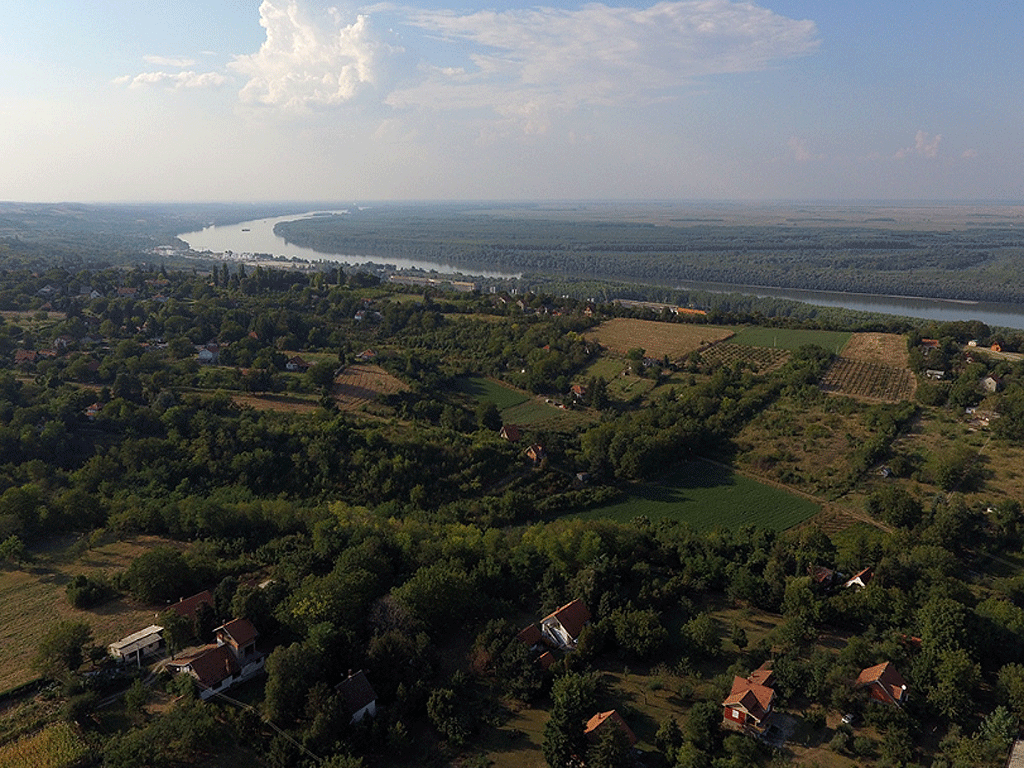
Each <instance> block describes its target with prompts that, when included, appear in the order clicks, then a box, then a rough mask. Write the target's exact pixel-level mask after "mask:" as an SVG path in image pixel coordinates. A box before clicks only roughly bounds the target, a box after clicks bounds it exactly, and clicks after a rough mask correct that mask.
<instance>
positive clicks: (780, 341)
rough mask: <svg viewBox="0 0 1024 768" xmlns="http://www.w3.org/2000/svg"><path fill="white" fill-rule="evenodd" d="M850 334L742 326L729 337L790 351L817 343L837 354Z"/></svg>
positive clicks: (750, 344)
mask: <svg viewBox="0 0 1024 768" xmlns="http://www.w3.org/2000/svg"><path fill="white" fill-rule="evenodd" d="M850 336H851V334H849V333H844V332H841V331H804V330H794V329H789V328H744V329H742V330H741V331H739V332H738V333H737V334H736V335H735V336H733V337H732V338H731V339H729V342H730V343H731V344H743V345H746V346H748V347H774V348H776V349H788V350H790V351H791V352H792V351H795V350H797V349H799V348H800V347H802V346H804V345H805V344H817V345H818V346H819V347H824V348H825V349H827V350H828V351H830V352H834V353H836V354H839V352H841V351H842V349H843V347H845V346H846V344H847V342H849V340H850Z"/></svg>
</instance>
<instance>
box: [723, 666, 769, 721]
mask: <svg viewBox="0 0 1024 768" xmlns="http://www.w3.org/2000/svg"><path fill="white" fill-rule="evenodd" d="M771 675H772V671H771V670H770V669H764V668H763V667H762V668H760V669H756V670H754V672H752V673H751V674H750V676H749V677H734V678H733V681H732V690H731V691H730V692H729V696H728V697H727V698H726V699H725V701H723V702H722V706H723V707H739V708H741V709H744V710H746V712H747V713H748V714H749V715H750V716H751V717H753V718H754V719H755V720H756V721H757V722H759V723H760V722H761V721H762V720H764V719H765V718H766V717H767V716H768V715H769V714H770V713H771V709H772V702H773V700H774V699H775V691H773V690H772V689H771V688H770V687H769V686H768V685H767V683H770V682H771Z"/></svg>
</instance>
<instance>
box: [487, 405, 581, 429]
mask: <svg viewBox="0 0 1024 768" xmlns="http://www.w3.org/2000/svg"><path fill="white" fill-rule="evenodd" d="M573 415H575V416H576V418H574V419H572V421H573V422H574V423H581V424H582V423H586V422H588V421H590V420H591V419H590V418H588V417H586V416H585V415H584V414H582V413H580V412H579V411H563V410H562V409H561V408H556V407H555V406H553V405H548V404H547V403H545V402H544V401H543V400H537V399H536V398H534V399H530V400H527V401H526V402H523V403H520V404H519V405H513V406H512V407H511V408H506V409H505V410H503V411H502V412H501V420H502V421H503V422H504V423H506V424H519V425H520V426H526V425H529V424H537V423H539V422H542V421H550V420H551V419H562V420H565V419H566V418H567V417H570V416H573Z"/></svg>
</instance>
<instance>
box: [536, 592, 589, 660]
mask: <svg viewBox="0 0 1024 768" xmlns="http://www.w3.org/2000/svg"><path fill="white" fill-rule="evenodd" d="M589 623H590V611H588V610H587V606H585V605H584V604H583V601H582V600H579V599H577V600H573V601H572V602H571V603H566V604H565V605H563V606H562V607H561V608H559V609H558V610H557V611H555V612H554V613H551V614H549V615H548V616H545V617H544V618H543V619H541V620H540V631H541V634H542V635H544V638H545V639H546V640H547V641H548V642H549V643H551V644H552V645H553V646H555V647H556V648H561V649H562V650H563V651H572V650H575V649H576V641H577V640H579V638H580V633H581V632H582V631H583V627H585V626H586V625H587V624H589Z"/></svg>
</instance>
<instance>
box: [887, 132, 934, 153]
mask: <svg viewBox="0 0 1024 768" xmlns="http://www.w3.org/2000/svg"><path fill="white" fill-rule="evenodd" d="M941 142H942V134H941V133H937V134H935V135H934V136H929V135H928V134H927V133H925V132H924V131H918V132H917V135H915V136H914V146H912V147H904V148H903V149H899V150H897V151H896V159H898V160H901V159H903V158H904V157H908V156H910V155H917V156H918V157H927V158H933V157H936V156H938V154H939V144H940V143H941Z"/></svg>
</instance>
